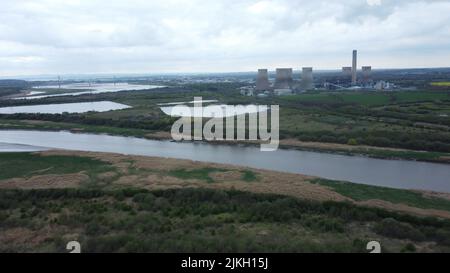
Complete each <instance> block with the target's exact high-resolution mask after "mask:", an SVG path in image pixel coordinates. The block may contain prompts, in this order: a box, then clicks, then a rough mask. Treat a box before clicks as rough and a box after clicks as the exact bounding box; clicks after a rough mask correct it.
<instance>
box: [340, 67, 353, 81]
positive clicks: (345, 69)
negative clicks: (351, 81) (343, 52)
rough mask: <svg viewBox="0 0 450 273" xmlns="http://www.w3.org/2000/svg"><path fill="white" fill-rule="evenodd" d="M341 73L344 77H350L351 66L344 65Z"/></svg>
mask: <svg viewBox="0 0 450 273" xmlns="http://www.w3.org/2000/svg"><path fill="white" fill-rule="evenodd" d="M342 74H343V75H344V76H345V77H349V78H350V77H351V76H352V67H351V66H344V67H342Z"/></svg>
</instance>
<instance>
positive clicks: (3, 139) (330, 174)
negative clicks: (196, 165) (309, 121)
mask: <svg viewBox="0 0 450 273" xmlns="http://www.w3.org/2000/svg"><path fill="white" fill-rule="evenodd" d="M0 143H3V144H2V145H0V151H1V150H2V149H4V150H9V151H11V150H13V148H14V146H9V144H12V145H18V144H19V145H30V146H38V147H49V148H57V149H68V150H80V151H94V152H112V153H121V154H130V155H143V156H155V157H167V158H179V159H191V160H196V161H204V162H214V163H224V164H233V165H239V166H246V167H253V168H260V169H267V170H274V171H281V172H290V173H299V174H306V175H313V176H318V177H323V178H328V179H334V180H344V181H351V182H355V183H361V184H369V185H377V186H385V187H393V188H403V189H422V190H431V191H439V192H450V165H446V164H438V163H428V162H415V161H403V160H383V159H374V158H366V157H360V156H346V155H337V154H329V153H318V152H308V151H298V150H284V149H280V150H277V151H275V152H261V151H260V150H259V147H247V146H241V145H212V144H207V143H201V142H195V143H192V142H184V143H175V142H171V141H156V140H147V139H140V138H134V137H119V136H109V135H96V134H75V133H70V132H66V131H60V132H46V131H26V130H0Z"/></svg>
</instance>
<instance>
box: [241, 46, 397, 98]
mask: <svg viewBox="0 0 450 273" xmlns="http://www.w3.org/2000/svg"><path fill="white" fill-rule="evenodd" d="M392 87H393V85H392V84H389V83H387V82H384V81H378V82H375V81H373V79H372V66H362V67H361V70H358V51H357V50H353V52H352V63H351V66H344V67H342V73H341V74H340V75H338V80H335V81H329V82H328V81H327V82H324V83H321V84H320V85H319V84H317V83H315V81H314V75H313V68H312V67H303V68H302V70H301V73H300V76H298V75H294V70H293V69H292V68H276V70H275V76H274V79H272V80H271V79H270V74H269V70H268V69H258V72H257V75H256V80H255V85H254V86H246V87H242V88H241V89H240V90H241V94H242V95H246V96H254V95H256V96H260V97H264V96H269V95H276V96H281V95H289V94H295V93H299V92H305V91H313V90H324V89H325V90H328V89H335V90H359V89H361V90H387V89H390V88H392Z"/></svg>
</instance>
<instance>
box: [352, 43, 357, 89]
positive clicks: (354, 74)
mask: <svg viewBox="0 0 450 273" xmlns="http://www.w3.org/2000/svg"><path fill="white" fill-rule="evenodd" d="M357 69H358V51H357V50H353V58H352V85H353V86H355V85H356V81H357Z"/></svg>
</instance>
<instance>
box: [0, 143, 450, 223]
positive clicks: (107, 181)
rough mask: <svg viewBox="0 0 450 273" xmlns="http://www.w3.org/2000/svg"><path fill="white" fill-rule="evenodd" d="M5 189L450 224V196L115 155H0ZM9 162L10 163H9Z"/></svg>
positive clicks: (1, 186) (0, 179) (0, 183)
mask: <svg viewBox="0 0 450 273" xmlns="http://www.w3.org/2000/svg"><path fill="white" fill-rule="evenodd" d="M0 158H1V159H2V162H5V163H3V164H2V165H1V168H2V175H1V176H0V189H51V188H91V189H95V188H97V189H109V190H115V189H121V188H128V187H133V188H142V189H147V190H166V189H180V188H208V189H216V190H232V189H233V190H239V191H247V192H252V193H264V194H277V195H284V196H291V197H295V198H300V199H306V200H311V201H320V202H326V201H336V202H350V203H353V204H355V205H359V206H367V207H375V208H383V209H387V210H391V211H397V212H402V213H408V214H413V215H419V216H434V217H442V218H448V219H450V194H446V193H436V192H429V191H411V190H401V189H391V188H384V187H376V186H367V185H360V184H354V183H346V182H337V181H331V180H324V179H319V178H316V177H312V176H305V175H300V174H289V173H282V172H274V171H267V170H260V169H253V168H244V167H237V166H233V165H227V164H215V163H204V162H196V161H190V160H180V159H168V158H157V157H144V156H127V155H119V154H111V153H96V152H78V151H64V150H51V151H43V152H36V153H0ZM8 162H9V163H8Z"/></svg>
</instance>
